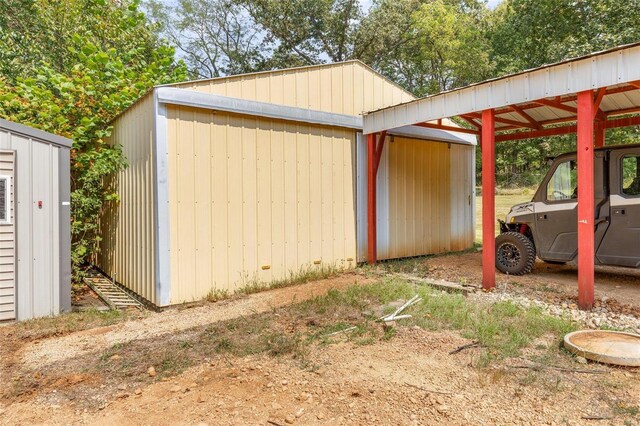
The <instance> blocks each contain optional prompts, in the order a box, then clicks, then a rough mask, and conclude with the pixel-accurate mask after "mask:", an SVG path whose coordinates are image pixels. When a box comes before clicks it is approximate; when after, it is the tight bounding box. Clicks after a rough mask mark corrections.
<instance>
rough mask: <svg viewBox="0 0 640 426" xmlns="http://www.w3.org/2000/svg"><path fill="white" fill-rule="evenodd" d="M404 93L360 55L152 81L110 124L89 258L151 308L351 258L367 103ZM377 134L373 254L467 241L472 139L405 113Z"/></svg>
mask: <svg viewBox="0 0 640 426" xmlns="http://www.w3.org/2000/svg"><path fill="white" fill-rule="evenodd" d="M412 99H414V97H413V96H412V95H411V94H410V93H408V92H406V91H404V90H403V89H401V88H400V87H399V86H397V85H396V84H394V83H392V82H390V81H388V80H387V79H385V78H384V77H382V76H381V75H379V74H377V73H376V72H374V71H373V70H371V69H370V68H369V67H367V66H366V65H364V64H362V63H361V62H358V61H349V62H345V63H339V64H328V65H320V66H311V67H302V68H295V69H287V70H279V71H270V72H262V73H254V74H245V75H240V76H233V77H223V78H217V79H210V80H202V81H195V82H186V83H181V84H175V85H170V86H162V87H156V88H154V89H153V91H152V92H150V93H148V94H147V95H146V96H144V97H143V98H142V99H140V100H139V101H138V102H137V103H136V104H135V105H133V107H131V108H130V109H129V110H127V111H125V112H124V113H123V114H122V115H121V116H120V117H118V118H117V119H116V120H115V122H114V123H113V125H114V130H113V134H112V137H111V139H112V142H113V143H117V144H120V145H122V147H123V150H124V153H125V155H126V156H127V159H128V162H129V167H128V168H127V169H126V170H124V171H122V172H121V173H120V174H119V175H118V176H117V178H116V180H115V181H114V184H116V185H117V187H118V192H119V194H120V202H119V203H115V202H114V203H112V205H111V206H110V207H109V208H108V209H107V210H106V212H105V215H104V217H103V218H102V220H101V228H102V235H103V240H102V247H101V251H100V253H99V255H98V256H97V257H96V259H95V263H96V265H97V266H98V267H99V268H100V269H101V270H102V271H104V272H105V273H106V274H107V275H109V276H111V277H112V278H115V280H116V281H117V282H119V283H120V284H121V285H123V286H125V287H127V288H129V289H131V290H132V291H134V292H135V293H137V294H138V295H140V296H141V297H143V298H144V299H146V300H148V301H150V302H151V303H153V304H155V305H157V306H167V305H171V304H177V303H183V302H189V301H193V300H199V299H201V298H203V297H205V296H206V295H207V294H208V293H209V292H211V291H215V290H218V291H230V292H233V291H235V290H237V289H239V288H241V287H242V286H243V285H246V284H249V283H255V282H261V283H269V282H273V281H277V280H282V279H284V278H287V277H288V276H289V275H290V274H292V273H296V272H297V271H300V270H303V269H306V268H319V267H322V266H323V265H324V266H327V265H332V266H335V267H339V268H349V267H354V266H355V265H356V264H357V262H358V261H364V260H366V253H367V220H368V218H367V209H366V206H367V193H366V182H367V180H366V179H367V173H366V170H367V168H366V164H367V161H368V158H367V149H366V139H365V138H363V137H362V126H363V122H362V114H363V113H364V112H365V111H368V110H373V109H378V108H382V107H385V106H391V105H395V104H398V103H401V102H406V101H409V100H412ZM387 139H388V141H389V143H388V144H387V145H386V146H385V149H384V150H383V151H382V152H381V153H380V169H381V174H380V177H379V180H380V185H381V187H385V188H388V189H387V192H386V193H385V195H379V196H378V198H377V201H376V202H377V203H378V205H379V210H380V211H381V212H384V213H385V214H384V215H383V214H381V215H380V216H379V217H378V222H379V223H378V226H379V228H380V229H381V230H384V232H385V235H386V239H384V240H381V241H379V242H378V248H379V250H380V253H381V256H382V257H383V258H397V257H405V256H416V255H423V254H430V253H438V252H444V251H450V250H461V249H465V248H467V247H470V246H472V245H473V242H474V239H475V238H474V226H475V220H474V219H475V218H474V215H473V212H474V197H473V194H474V187H475V182H474V173H473V170H474V155H475V137H473V136H470V135H467V134H464V133H457V132H455V128H454V131H443V130H437V129H424V128H419V127H415V126H407V127H404V128H401V129H395V130H394V131H392V132H389V133H388V136H387ZM389 164H394V165H395V164H403V165H406V167H402V168H397V167H387V165H389ZM384 170H388V171H389V172H388V173H386V174H385V173H384ZM453 170H456V171H460V170H463V171H464V172H462V173H453V172H452V171H453ZM398 171H400V172H398ZM452 211H453V212H454V213H452Z"/></svg>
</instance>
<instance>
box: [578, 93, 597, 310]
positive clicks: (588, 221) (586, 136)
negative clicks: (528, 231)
mask: <svg viewBox="0 0 640 426" xmlns="http://www.w3.org/2000/svg"><path fill="white" fill-rule="evenodd" d="M594 111H595V105H594V104H593V93H592V92H591V91H590V90H587V91H585V92H580V93H578V155H577V160H578V307H579V308H580V309H586V310H589V309H591V308H592V307H593V293H594V281H595V273H594V256H595V244H594V233H595V227H594V221H595V220H594V208H595V201H594V184H593V179H594V178H593V163H594V159H593V157H594V155H593V117H594V115H595V114H594Z"/></svg>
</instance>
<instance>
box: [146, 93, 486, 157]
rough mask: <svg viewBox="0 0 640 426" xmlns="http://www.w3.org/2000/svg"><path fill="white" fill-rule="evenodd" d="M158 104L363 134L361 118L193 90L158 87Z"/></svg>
mask: <svg viewBox="0 0 640 426" xmlns="http://www.w3.org/2000/svg"><path fill="white" fill-rule="evenodd" d="M156 93H157V100H158V102H159V103H160V104H170V105H182V106H188V107H193V108H205V109H213V110H218V111H226V112H232V113H237V114H247V115H254V116H258V117H268V118H275V119H279V120H288V121H298V122H302V123H312V124H320V125H327V126H333V127H346V128H349V129H355V130H358V131H362V125H363V121H362V117H361V116H355V115H346V114H335V113H329V112H324V111H317V110H312V109H304V108H297V107H289V106H283V105H277V104H271V103H267V102H257V101H248V100H245V99H238V98H231V97H228V96H221V95H213V94H210V93H202V92H196V91H193V90H186V89H176V88H172V87H160V88H158V89H156ZM389 133H390V134H393V135H398V136H406V137H410V138H417V139H426V140H430V141H436V142H449V143H459V144H464V145H476V141H475V139H476V138H475V136H473V135H467V134H463V133H457V132H450V131H446V130H439V129H427V128H421V127H418V126H403V127H399V128H396V129H393V130H390V131H389Z"/></svg>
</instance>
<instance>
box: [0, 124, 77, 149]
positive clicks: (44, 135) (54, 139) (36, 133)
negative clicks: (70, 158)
mask: <svg viewBox="0 0 640 426" xmlns="http://www.w3.org/2000/svg"><path fill="white" fill-rule="evenodd" d="M0 129H5V130H8V131H9V132H11V133H18V134H20V135H22V136H25V137H27V138H31V139H36V140H39V141H41V142H46V143H51V144H53V145H58V146H61V147H64V148H71V146H72V145H73V141H72V140H71V139H67V138H63V137H62V136H58V135H54V134H53V133H49V132H45V131H43V130H39V129H34V128H33V127H29V126H25V125H24V124H18V123H14V122H13V121H8V120H3V119H2V118H0Z"/></svg>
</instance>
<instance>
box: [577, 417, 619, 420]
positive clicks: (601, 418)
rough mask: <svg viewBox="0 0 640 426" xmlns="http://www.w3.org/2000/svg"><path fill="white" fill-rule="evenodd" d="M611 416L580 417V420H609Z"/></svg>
mask: <svg viewBox="0 0 640 426" xmlns="http://www.w3.org/2000/svg"><path fill="white" fill-rule="evenodd" d="M612 418H613V416H582V420H611V419H612Z"/></svg>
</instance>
